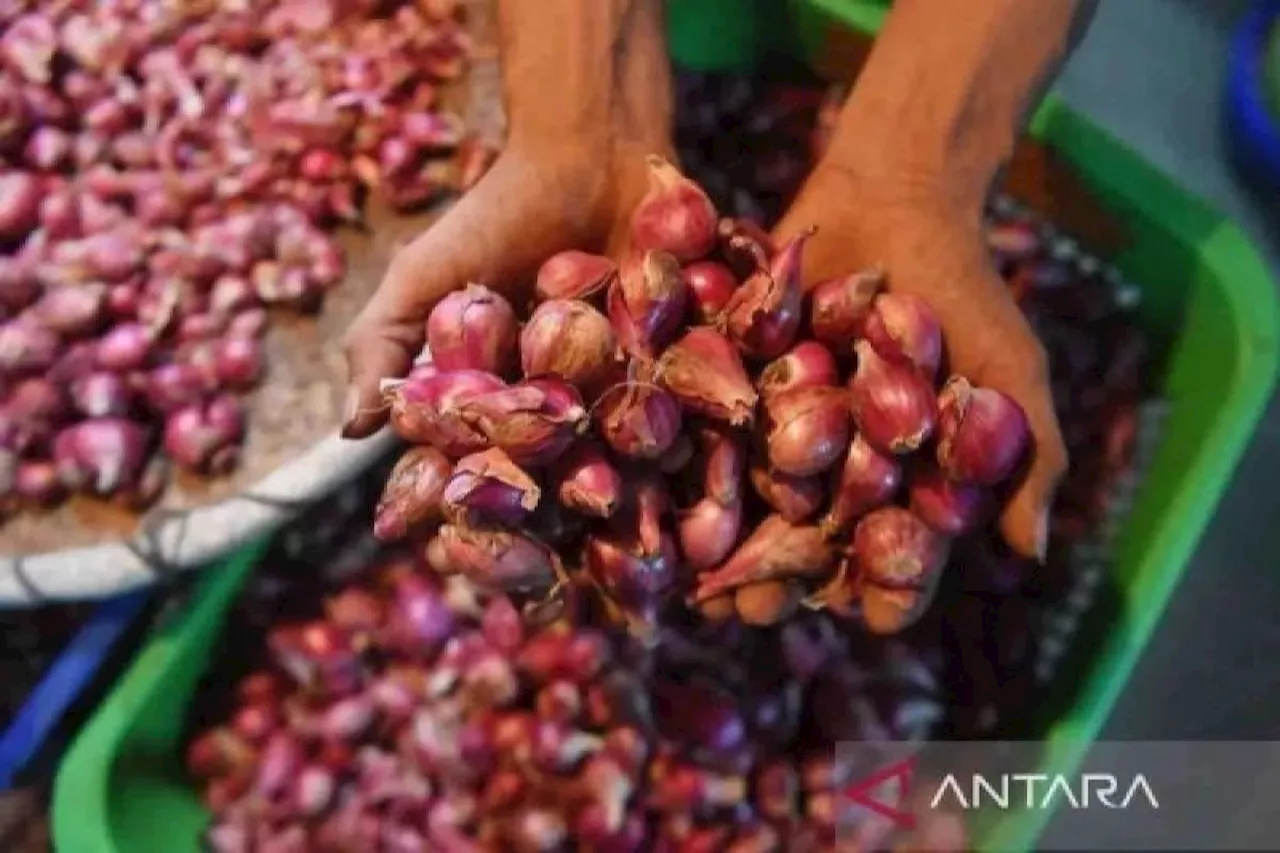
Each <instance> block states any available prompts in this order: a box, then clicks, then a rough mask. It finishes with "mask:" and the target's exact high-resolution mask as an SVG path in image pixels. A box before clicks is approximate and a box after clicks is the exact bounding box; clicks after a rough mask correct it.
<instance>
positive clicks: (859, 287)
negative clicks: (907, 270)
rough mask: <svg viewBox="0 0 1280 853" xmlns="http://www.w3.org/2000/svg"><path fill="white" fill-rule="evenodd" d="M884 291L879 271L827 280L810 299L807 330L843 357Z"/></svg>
mask: <svg viewBox="0 0 1280 853" xmlns="http://www.w3.org/2000/svg"><path fill="white" fill-rule="evenodd" d="M883 288H884V274H883V273H881V272H880V271H879V270H867V271H864V272H856V273H853V274H851V275H847V276H841V277H840V278H833V279H828V280H827V281H824V282H822V283H820V284H819V285H818V286H817V287H815V288H814V289H813V293H812V295H811V296H810V308H809V326H810V328H811V329H812V330H813V336H814V337H815V338H817V339H818V340H819V341H821V342H822V343H824V344H826V345H827V346H829V347H831V348H832V349H833V350H835V351H836V352H837V353H840V354H842V355H844V354H847V353H849V351H850V350H851V349H852V347H853V343H854V341H855V340H857V339H858V338H860V337H862V335H863V332H864V327H865V324H866V321H867V317H868V316H869V315H870V314H871V306H872V304H873V302H874V300H875V298H876V295H877V294H878V293H879V292H880V291H881V290H882V289H883Z"/></svg>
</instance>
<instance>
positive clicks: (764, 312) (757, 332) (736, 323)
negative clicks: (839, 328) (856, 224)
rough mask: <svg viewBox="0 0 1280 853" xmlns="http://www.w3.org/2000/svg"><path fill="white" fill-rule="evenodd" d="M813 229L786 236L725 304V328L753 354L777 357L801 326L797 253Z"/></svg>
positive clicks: (744, 349)
mask: <svg viewBox="0 0 1280 853" xmlns="http://www.w3.org/2000/svg"><path fill="white" fill-rule="evenodd" d="M813 233H814V229H812V228H810V229H808V230H805V231H801V232H800V233H799V234H797V235H796V236H794V237H792V238H791V239H790V240H788V241H787V242H786V243H785V244H784V245H783V246H782V247H781V248H780V249H779V250H778V253H777V254H776V255H774V257H773V258H772V260H770V262H769V265H768V267H767V268H761V269H758V270H756V271H755V272H753V273H752V274H751V276H750V277H749V278H748V279H747V280H746V281H745V282H743V284H742V287H741V288H739V289H738V290H736V291H734V294H733V298H732V299H730V300H729V304H728V305H727V306H725V329H726V330H727V331H728V333H729V336H730V337H731V338H732V339H733V341H734V343H736V344H737V345H738V346H739V347H740V348H741V349H742V351H743V352H744V353H746V354H747V355H748V356H750V357H752V358H758V359H772V358H778V357H779V356H781V355H782V354H783V353H784V352H786V351H787V349H788V348H789V347H790V346H791V344H792V342H793V341H794V340H795V337H796V334H797V332H798V331H799V329H800V320H801V314H802V308H803V305H802V302H801V299H802V294H801V290H800V257H801V253H802V252H803V250H804V244H805V243H806V242H807V241H808V239H809V238H810V237H812V236H813Z"/></svg>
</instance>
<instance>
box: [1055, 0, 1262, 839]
mask: <svg viewBox="0 0 1280 853" xmlns="http://www.w3.org/2000/svg"><path fill="white" fill-rule="evenodd" d="M1245 5H1246V4H1245V3H1243V2H1235V0H1103V2H1102V3H1101V6H1100V9H1099V11H1098V16H1097V18H1096V19H1095V21H1094V24H1093V27H1092V29H1091V30H1090V32H1089V34H1088V36H1087V38H1086V40H1085V42H1084V44H1083V45H1082V46H1081V48H1080V51H1079V53H1078V54H1077V55H1076V56H1075V57H1074V58H1073V59H1072V61H1071V63H1070V64H1069V66H1068V67H1067V69H1066V70H1065V71H1064V73H1063V76H1062V79H1061V81H1060V87H1059V88H1060V91H1061V92H1062V93H1063V94H1064V95H1065V97H1066V98H1067V100H1068V101H1069V102H1070V103H1071V104H1072V105H1073V106H1074V107H1076V108H1077V109H1080V110H1082V111H1083V112H1085V113H1086V114H1088V115H1089V116H1091V117H1092V118H1094V119H1095V120H1096V121H1098V122H1099V123H1101V124H1103V125H1104V126H1106V127H1108V128H1110V129H1111V130H1112V131H1113V132H1114V133H1116V134H1117V135H1119V136H1120V137H1121V138H1123V139H1124V140H1125V141H1126V142H1128V143H1129V144H1130V145H1132V146H1133V147H1135V148H1136V149H1138V150H1139V151H1140V152H1141V153H1142V154H1143V155H1144V156H1145V157H1146V158H1147V159H1148V160H1150V161H1152V162H1154V163H1155V164H1157V165H1158V166H1160V167H1161V168H1163V169H1164V170H1166V171H1167V172H1169V173H1170V174H1172V175H1174V176H1175V177H1176V178H1177V179H1178V180H1179V181H1180V182H1181V183H1183V184H1184V185H1185V186H1187V187H1188V188H1190V189H1191V190H1193V191H1194V192H1197V193H1199V194H1200V195H1202V196H1203V197H1205V198H1206V199H1207V200H1208V201H1210V202H1211V203H1213V204H1214V205H1215V206H1217V207H1218V208H1219V209H1221V210H1223V211H1224V212H1225V213H1227V214H1228V215H1229V216H1231V217H1232V218H1233V219H1235V220H1236V221H1237V222H1238V223H1239V224H1240V225H1241V226H1242V227H1243V228H1244V229H1245V231H1246V232H1247V233H1248V234H1249V235H1250V237H1251V238H1252V239H1253V240H1254V241H1255V242H1256V244H1257V245H1258V247H1259V248H1260V249H1261V250H1262V251H1263V252H1264V253H1265V255H1266V257H1267V259H1268V261H1269V262H1270V264H1271V267H1272V269H1273V270H1274V271H1275V276H1276V279H1277V281H1280V215H1278V214H1277V213H1276V212H1275V211H1276V210H1277V208H1280V205H1277V204H1276V200H1275V199H1273V200H1271V201H1270V202H1267V201H1265V200H1259V199H1256V198H1254V197H1252V196H1251V195H1250V194H1249V193H1248V191H1247V190H1246V188H1245V186H1244V183H1243V182H1242V181H1241V180H1240V178H1238V177H1237V175H1236V174H1235V173H1234V172H1233V170H1232V169H1231V166H1230V164H1229V163H1228V161H1227V158H1226V155H1225V150H1224V143H1223V139H1222V136H1221V132H1220V128H1221V119H1220V116H1221V113H1220V100H1221V98H1220V92H1221V89H1222V80H1223V76H1224V69H1225V56H1226V46H1227V42H1228V39H1229V35H1230V30H1231V28H1232V26H1233V24H1234V22H1235V21H1236V19H1237V18H1238V16H1239V14H1240V12H1241V10H1242V9H1243V8H1244V7H1245ZM1269 206H1270V208H1271V212H1270V213H1268V210H1267V208H1268V207H1269ZM1278 482H1280V401H1278V400H1277V399H1276V398H1274V397H1273V399H1272V402H1271V405H1270V407H1269V409H1268V412H1267V415H1266V417H1265V419H1264V422H1263V424H1262V425H1261V427H1260V429H1259V431H1258V434H1257V436H1256V438H1255V440H1254V442H1253V444H1252V446H1251V447H1250V449H1249V450H1248V452H1247V454H1246V456H1245V458H1244V459H1243V460H1242V462H1241V463H1240V467H1239V469H1238V472H1237V474H1236V477H1235V480H1234V482H1233V484H1232V486H1231V488H1230V490H1229V491H1228V493H1227V495H1226V496H1225V498H1224V499H1223V501H1222V503H1221V504H1220V506H1219V508H1218V513H1217V517H1216V518H1215V519H1214V521H1213V522H1212V524H1211V525H1210V527H1209V529H1208V531H1207V532H1206V534H1205V536H1204V538H1203V540H1202V542H1201V545H1200V548H1199V550H1198V552H1197V554H1196V555H1195V557H1194V559H1193V561H1192V564H1191V566H1190V568H1189V570H1188V572H1187V575H1186V577H1185V580H1184V581H1183V583H1182V585H1181V587H1180V588H1179V590H1178V592H1177V593H1176V594H1175V597H1174V599H1173V601H1172V603H1171V605H1170V607H1169V609H1168V611H1167V613H1166V615H1165V617H1164V619H1163V622H1162V625H1161V627H1160V628H1159V630H1158V633H1157V634H1156V636H1155V638H1154V640H1153V642H1152V644H1151V646H1149V648H1148V650H1147V652H1146V654H1145V655H1144V657H1143V659H1142V661H1141V663H1140V664H1139V666H1138V669H1137V671H1136V673H1135V675H1134V677H1133V679H1132V681H1131V682H1130V684H1129V686H1128V689H1127V690H1126V691H1125V695H1124V697H1123V699H1122V700H1121V701H1120V703H1119V705H1118V707H1117V709H1116V711H1115V713H1114V714H1113V716H1112V718H1111V720H1110V721H1109V723H1108V725H1107V727H1106V729H1105V731H1104V733H1103V737H1104V738H1107V739H1141V740H1175V739H1199V738H1204V739H1230V740H1263V739H1274V738H1280V666H1277V664H1276V661H1277V660H1280V618H1277V615H1278V614H1280V607H1278V606H1277V605H1278V604H1280V572H1278V571H1276V570H1275V569H1276V568H1277V563H1278V562H1280V561H1277V560H1276V555H1277V552H1280V548H1278V547H1277V545H1278V543H1280V530H1278V529H1277V524H1276V523H1277V521H1280V499H1277V497H1276V494H1275V492H1273V491H1272V489H1274V488H1276V484H1277V483H1278ZM1266 796H1268V797H1270V796H1274V793H1273V792H1271V793H1268V794H1267V795H1266ZM1268 808H1273V806H1271V807H1268ZM1258 813H1259V811H1258V807H1257V805H1252V806H1251V805H1250V804H1247V803H1242V804H1240V807H1239V809H1238V810H1237V812H1236V813H1235V814H1229V815H1223V816H1222V831H1223V837H1224V841H1226V840H1227V839H1229V838H1231V837H1235V838H1240V839H1243V838H1244V837H1245V835H1244V833H1245V832H1246V831H1247V827H1248V825H1250V824H1252V823H1255V822H1256V817H1255V816H1256V815H1257V814H1258ZM1046 841H1048V842H1050V843H1052V841H1051V840H1050V837H1047V838H1046ZM1058 849H1062V848H1061V847H1059V848H1058ZM1223 849H1227V848H1226V847H1225V846H1224V848H1223Z"/></svg>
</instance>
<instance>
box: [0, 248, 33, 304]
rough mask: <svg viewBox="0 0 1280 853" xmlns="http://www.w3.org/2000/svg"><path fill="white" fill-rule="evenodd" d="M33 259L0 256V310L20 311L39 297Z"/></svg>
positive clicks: (19, 256) (20, 256)
mask: <svg viewBox="0 0 1280 853" xmlns="http://www.w3.org/2000/svg"><path fill="white" fill-rule="evenodd" d="M41 290H42V289H41V287H40V282H38V281H37V280H36V272H35V262H34V259H32V258H28V257H24V256H22V255H18V256H12V255H9V256H0V310H3V309H5V308H8V309H10V310H11V311H21V310H22V309H23V308H26V307H27V306H28V305H30V304H31V303H32V302H35V301H36V299H38V298H39V297H40V293H41Z"/></svg>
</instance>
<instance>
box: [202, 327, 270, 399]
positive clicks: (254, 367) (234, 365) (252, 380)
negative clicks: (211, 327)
mask: <svg viewBox="0 0 1280 853" xmlns="http://www.w3.org/2000/svg"><path fill="white" fill-rule="evenodd" d="M214 359H215V362H214V371H215V373H216V375H217V377H218V382H219V383H220V384H221V385H222V386H223V387H224V388H234V389H236V390H245V389H248V388H252V387H253V386H254V385H257V384H258V382H259V381H261V379H262V373H263V369H264V367H265V361H264V359H263V354H262V344H261V343H260V342H259V341H258V339H257V338H253V337H244V336H232V337H225V338H222V339H221V340H220V341H218V343H217V346H216V347H215V349H214Z"/></svg>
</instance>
